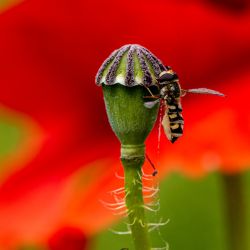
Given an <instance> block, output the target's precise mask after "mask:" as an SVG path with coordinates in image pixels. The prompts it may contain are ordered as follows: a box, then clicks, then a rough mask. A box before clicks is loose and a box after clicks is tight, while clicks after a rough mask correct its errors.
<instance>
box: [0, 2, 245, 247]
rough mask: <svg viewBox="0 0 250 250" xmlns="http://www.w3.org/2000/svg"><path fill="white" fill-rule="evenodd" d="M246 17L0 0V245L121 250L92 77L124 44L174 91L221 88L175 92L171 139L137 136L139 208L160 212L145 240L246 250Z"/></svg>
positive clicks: (123, 240) (117, 167)
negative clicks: (155, 198) (151, 194)
mask: <svg viewBox="0 0 250 250" xmlns="http://www.w3.org/2000/svg"><path fill="white" fill-rule="evenodd" d="M249 14H250V3H249V1H248V0H218V1H216V0H187V1H183V0H172V1H169V0H154V1H149V0H144V1H141V0H134V1H132V0H127V1H119V0H116V1H115V0H106V1H94V0H93V1H89V0H74V1H65V0H62V1H53V0H23V1H21V0H20V1H18V0H17V1H15V0H13V1H12V0H4V1H3V0H1V1H0V249H1V250H28V249H29V250H35V249H37V250H38V249H39V250H48V249H52V250H78V249H79V250H80V249H81V250H83V249H84V250H85V249H88V250H103V249H110V250H120V249H122V248H129V249H130V250H131V249H133V247H132V244H131V239H130V237H129V236H124V235H123V236H121V235H115V234H113V233H112V232H110V230H108V229H109V228H113V229H116V230H124V221H120V218H119V217H118V216H114V215H113V213H112V212H111V211H109V210H107V209H106V208H105V207H104V206H103V205H102V204H101V202H100V200H105V201H109V199H110V196H109V195H108V194H109V193H108V192H109V191H111V190H114V189H116V188H119V187H121V186H122V179H119V178H117V177H116V176H115V172H118V173H119V174H120V175H122V167H121V164H120V162H119V143H118V141H117V139H116V138H115V136H114V135H113V133H112V131H111V129H110V127H109V124H108V121H107V118H106V114H105V109H104V103H103V98H102V92H101V89H100V88H98V87H97V86H95V83H94V77H95V74H96V72H97V70H98V68H99V66H100V65H101V63H102V62H103V60H104V59H105V58H106V57H107V56H108V55H109V54H110V53H111V52H112V51H113V50H114V49H116V48H119V47H120V46H122V45H124V44H127V43H137V44H141V45H143V46H145V47H147V48H148V49H149V50H151V51H152V52H153V53H154V54H156V55H157V56H158V57H159V58H160V59H161V60H162V61H163V62H164V63H165V64H166V65H171V66H172V68H173V69H174V70H175V71H176V72H177V73H178V75H179V77H180V81H181V84H182V87H183V88H195V87H208V88H213V89H216V90H218V91H221V92H223V93H225V94H226V96H227V97H226V98H218V97H214V96H196V95H190V96H186V97H185V98H183V102H182V103H183V108H184V112H183V115H184V118H185V131H184V135H183V137H182V138H181V139H179V140H178V141H177V142H176V143H175V144H174V145H172V144H171V143H169V142H168V141H167V140H166V138H165V137H164V136H162V138H161V143H160V152H157V145H158V141H157V137H158V130H157V127H156V128H155V129H154V131H153V132H152V133H151V135H150V136H149V138H148V140H147V152H148V154H149V155H150V157H151V159H152V161H153V162H155V164H156V165H157V168H158V169H159V175H158V177H157V178H156V179H155V180H154V184H155V185H156V184H157V183H159V185H160V193H159V198H160V201H161V209H160V211H159V213H157V214H156V215H154V216H152V215H150V214H149V215H148V216H149V218H150V220H152V221H157V218H158V219H160V218H163V220H168V219H169V223H168V224H167V225H166V226H164V227H163V228H161V229H160V232H159V231H157V232H155V233H153V234H152V241H153V244H154V246H155V247H162V246H164V241H166V242H167V243H168V244H169V246H170V249H172V250H183V249H185V250H200V249H202V250H231V249H234V250H249V249H250V173H249V170H248V169H249V167H250V151H249V150H250V141H249V138H250V116H249V109H250V105H249V92H250V87H249V83H250V67H249V66H250V15H249ZM150 171H151V170H150V169H149V166H148V165H147V163H146V164H145V172H147V173H150ZM151 217H152V218H151Z"/></svg>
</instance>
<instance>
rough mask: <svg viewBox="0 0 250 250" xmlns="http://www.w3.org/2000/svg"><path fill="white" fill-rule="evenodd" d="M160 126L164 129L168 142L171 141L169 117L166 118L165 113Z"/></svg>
mask: <svg viewBox="0 0 250 250" xmlns="http://www.w3.org/2000/svg"><path fill="white" fill-rule="evenodd" d="M161 124H162V127H163V129H164V133H165V135H166V136H167V138H168V140H169V141H171V139H172V134H171V130H170V121H169V117H168V115H167V113H165V114H164V116H163V119H162V122H161Z"/></svg>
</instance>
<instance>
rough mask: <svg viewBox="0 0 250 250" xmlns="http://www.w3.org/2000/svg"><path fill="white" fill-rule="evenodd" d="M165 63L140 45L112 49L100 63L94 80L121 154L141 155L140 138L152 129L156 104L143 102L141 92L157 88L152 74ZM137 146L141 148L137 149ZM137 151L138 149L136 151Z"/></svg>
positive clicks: (147, 93) (141, 145) (145, 94)
mask: <svg viewBox="0 0 250 250" xmlns="http://www.w3.org/2000/svg"><path fill="white" fill-rule="evenodd" d="M164 70H165V67H164V65H163V64H162V63H161V61H160V60H159V59H157V57H156V56H154V55H153V54H152V53H151V52H150V51H148V50H147V49H146V48H144V47H142V46H140V45H125V46H123V47H121V48H120V49H118V50H115V51H114V52H113V53H112V54H111V55H110V56H109V57H108V58H107V59H106V60H105V61H104V63H103V64H102V66H101V67H100V69H99V71H98V73H97V76H96V84H97V85H101V86H102V88H103V93H104V100H105V105H106V110H107V114H108V118H109V122H110V125H111V127H112V129H113V131H114V132H115V134H116V136H117V137H118V138H119V140H120V142H121V144H122V151H121V156H122V158H123V157H124V156H126V155H128V154H129V155H131V154H133V151H134V149H135V148H137V150H136V152H134V153H135V154H143V155H144V142H145V139H146V137H147V136H148V134H149V133H150V131H151V130H152V128H153V126H154V124H155V121H156V118H157V114H158V109H159V105H156V106H155V107H153V108H152V109H148V108H146V107H145V106H144V102H145V99H144V98H143V97H144V96H149V95H150V93H149V91H148V89H147V88H150V89H151V91H152V92H157V91H158V89H157V87H156V78H158V77H159V74H160V72H161V71H164ZM140 148H141V150H140ZM139 151H141V152H139Z"/></svg>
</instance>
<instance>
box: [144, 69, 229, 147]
mask: <svg viewBox="0 0 250 250" xmlns="http://www.w3.org/2000/svg"><path fill="white" fill-rule="evenodd" d="M166 69H167V70H165V71H162V72H161V73H160V75H159V78H158V79H157V86H158V88H159V94H158V95H154V94H153V93H152V92H151V91H150V90H149V89H148V91H149V92H150V94H151V96H145V97H144V98H147V99H148V98H150V99H155V100H153V101H149V102H145V103H144V106H145V107H146V108H153V107H154V106H155V105H156V104H157V103H159V102H161V100H162V102H163V105H164V107H165V112H164V116H163V119H162V126H163V129H164V132H165V134H166V136H167V138H168V140H170V141H171V142H172V143H174V142H175V141H176V140H177V139H178V138H179V137H181V136H182V134H183V126H184V120H183V116H182V106H181V101H180V98H181V97H183V96H185V95H186V94H187V93H196V94H210V95H218V96H224V94H222V93H220V92H218V91H215V90H211V89H207V88H197V89H187V90H184V89H181V86H180V84H179V78H178V76H177V74H176V73H175V72H174V71H173V70H172V69H171V67H169V66H167V67H166Z"/></svg>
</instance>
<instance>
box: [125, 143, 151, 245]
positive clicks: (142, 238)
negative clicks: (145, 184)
mask: <svg viewBox="0 0 250 250" xmlns="http://www.w3.org/2000/svg"><path fill="white" fill-rule="evenodd" d="M144 151H145V147H144V145H123V146H122V149H121V161H122V164H123V167H124V173H125V194H126V206H127V209H128V219H129V224H130V229H131V232H132V238H133V241H134V246H135V250H142V249H143V250H150V249H151V247H150V240H149V235H148V226H147V222H146V216H145V209H144V201H143V193H142V178H141V176H142V170H141V167H142V165H143V163H144V160H145V157H144Z"/></svg>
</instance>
